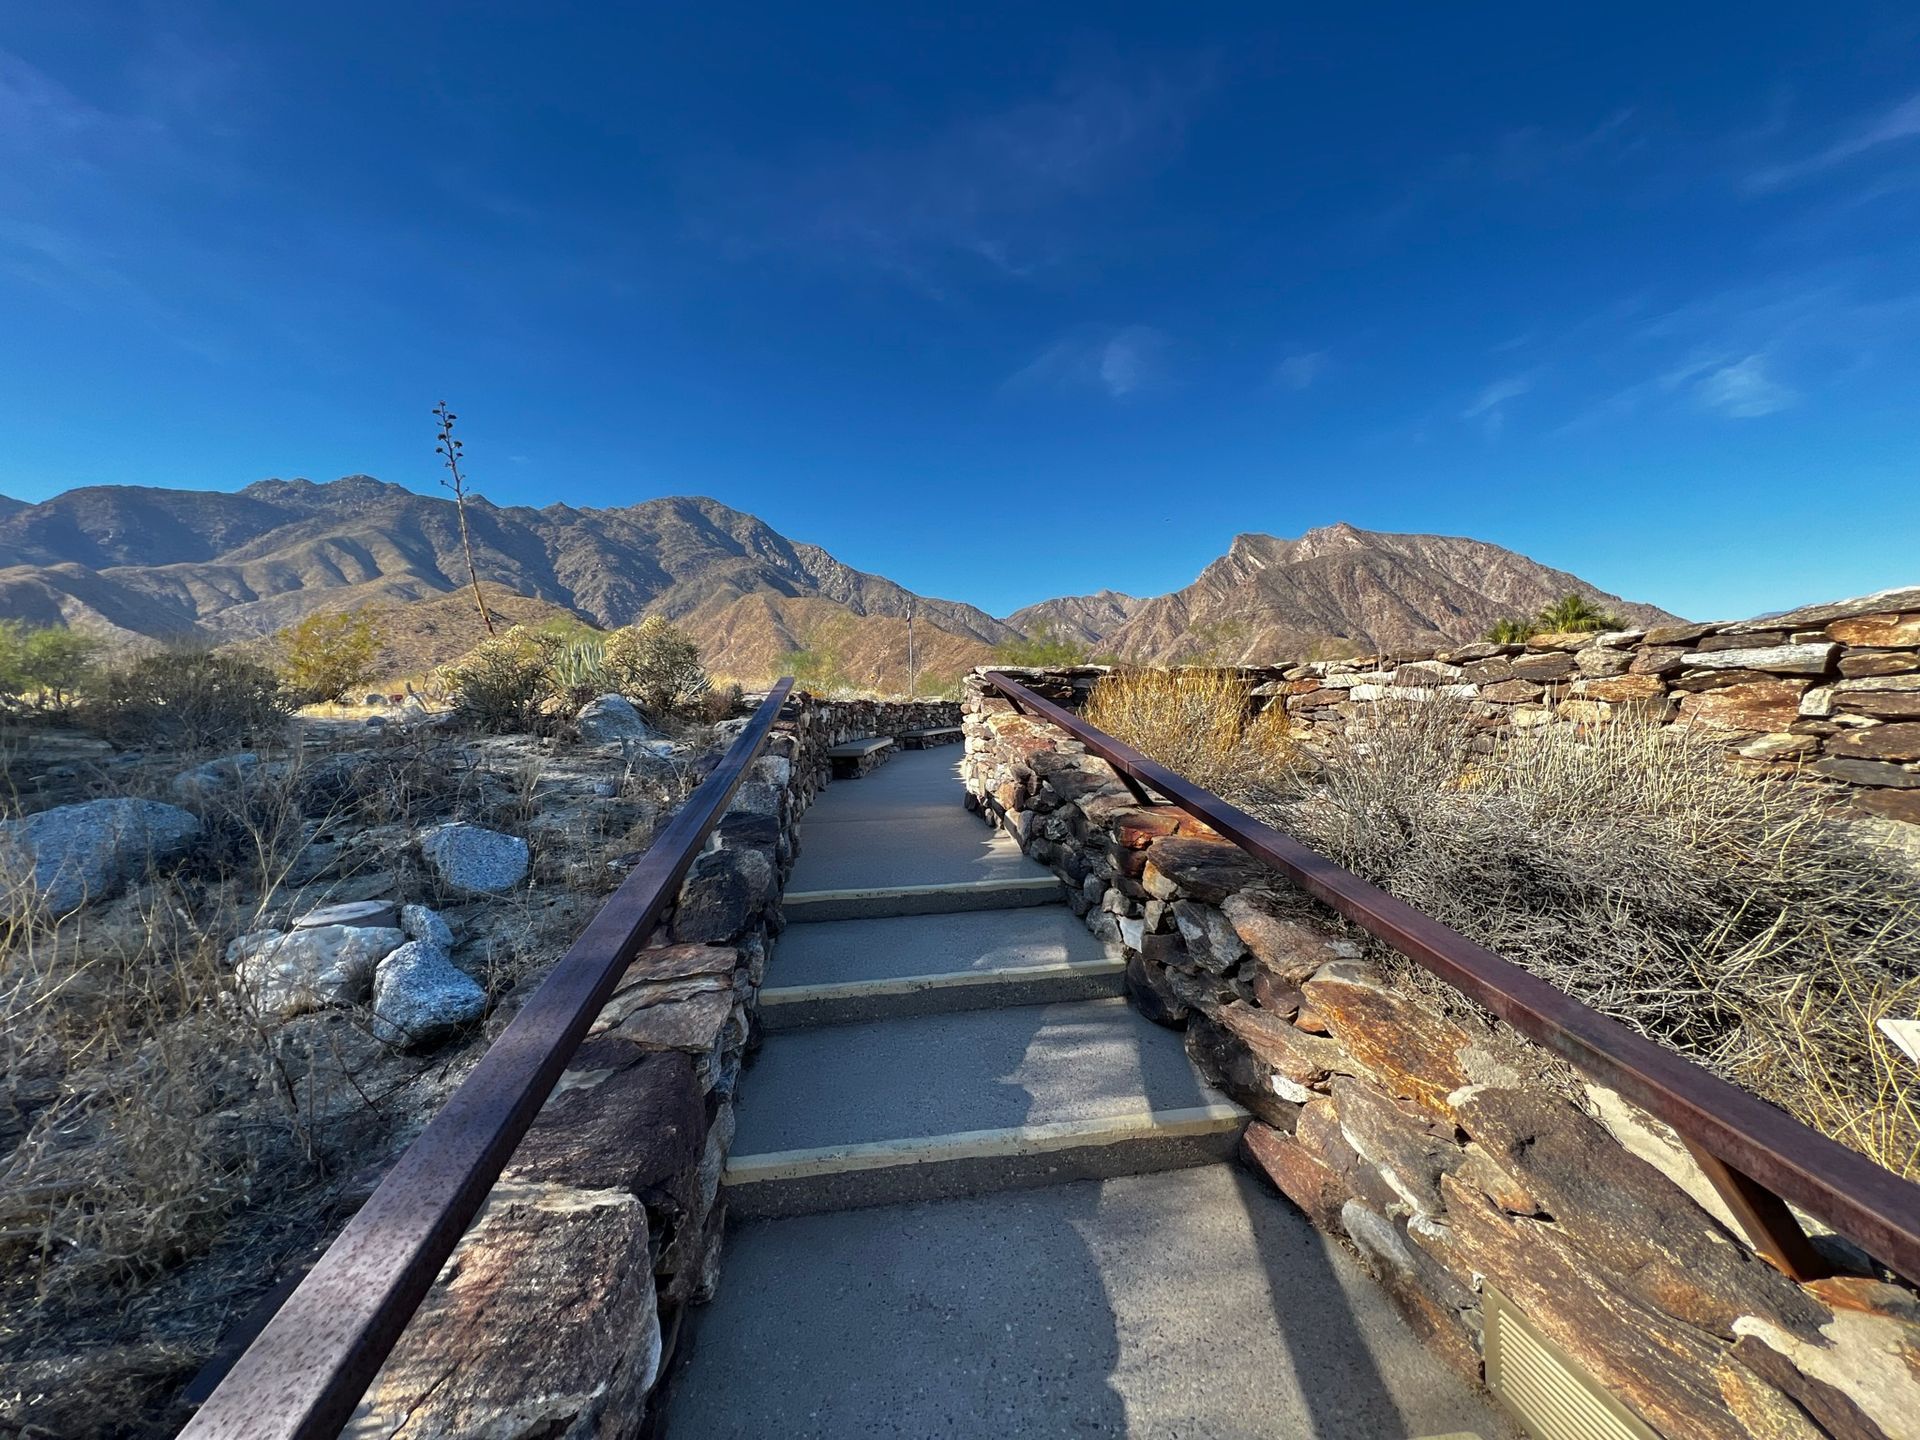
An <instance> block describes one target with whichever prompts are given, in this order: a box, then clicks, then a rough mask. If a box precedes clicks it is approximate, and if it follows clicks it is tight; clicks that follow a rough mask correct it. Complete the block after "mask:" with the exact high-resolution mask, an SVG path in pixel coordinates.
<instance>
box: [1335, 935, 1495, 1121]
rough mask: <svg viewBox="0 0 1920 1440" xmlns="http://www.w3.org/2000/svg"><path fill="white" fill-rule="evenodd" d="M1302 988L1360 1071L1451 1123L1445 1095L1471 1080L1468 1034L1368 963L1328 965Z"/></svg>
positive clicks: (1469, 1038) (1449, 1108)
mask: <svg viewBox="0 0 1920 1440" xmlns="http://www.w3.org/2000/svg"><path fill="white" fill-rule="evenodd" d="M1300 988H1301V992H1302V993H1303V994H1304V995H1305V996H1306V997H1307V1000H1308V1001H1309V1002H1310V1003H1311V1004H1312V1005H1313V1008H1314V1009H1315V1010H1317V1011H1319V1012H1320V1014H1321V1015H1322V1016H1324V1017H1325V1019H1326V1022H1327V1024H1328V1025H1329V1026H1330V1027H1331V1028H1332V1030H1333V1035H1334V1038H1335V1039H1336V1040H1337V1041H1338V1042H1339V1044H1340V1045H1341V1046H1342V1047H1343V1048H1344V1049H1345V1050H1346V1051H1347V1052H1348V1053H1349V1054H1350V1055H1351V1056H1352V1057H1353V1060H1354V1061H1355V1062H1357V1063H1358V1065H1359V1066H1360V1067H1361V1069H1362V1070H1363V1071H1365V1072H1367V1073H1369V1074H1371V1076H1372V1077H1373V1078H1374V1079H1376V1080H1378V1081H1379V1082H1380V1083H1381V1084H1382V1085H1383V1086H1384V1087H1385V1088H1386V1089H1387V1090H1389V1091H1390V1092H1392V1093H1393V1094H1395V1095H1398V1096H1400V1097H1402V1098H1403V1099H1408V1100H1412V1101H1414V1102H1415V1103H1416V1104H1418V1105H1419V1106H1420V1107H1421V1108H1422V1109H1424V1110H1426V1111H1427V1112H1428V1113H1429V1114H1431V1115H1433V1116H1434V1117H1435V1118H1437V1119H1440V1120H1443V1121H1447V1122H1449V1123H1451V1121H1452V1119H1453V1112H1452V1109H1451V1107H1450V1106H1449V1105H1448V1103H1447V1097H1448V1096H1449V1095H1451V1094H1452V1093H1453V1092H1454V1091H1456V1090H1458V1089H1460V1087H1461V1086H1463V1085H1466V1084H1468V1083H1469V1080H1470V1077H1469V1076H1468V1074H1467V1071H1466V1066H1465V1062H1464V1061H1463V1059H1462V1055H1463V1052H1464V1051H1465V1050H1466V1049H1467V1048H1468V1046H1469V1045H1470V1044H1471V1043H1472V1040H1471V1037H1469V1036H1468V1034H1467V1033H1466V1031H1464V1030H1462V1029H1461V1028H1460V1027H1459V1026H1458V1025H1455V1024H1454V1023H1453V1022H1452V1021H1451V1020H1448V1019H1447V1018H1446V1017H1445V1016H1442V1015H1439V1014H1436V1013H1435V1012H1434V1011H1432V1010H1429V1009H1427V1008H1425V1007H1424V1006H1422V1005H1420V1004H1419V1003H1418V1002H1417V1001H1414V1000H1411V999H1409V998H1407V997H1405V996H1402V995H1400V994H1398V993H1396V992H1395V991H1393V990H1392V989H1390V988H1388V986H1387V985H1386V983H1385V981H1384V980H1383V979H1382V978H1381V977H1380V975H1379V974H1378V972H1376V971H1373V970H1369V969H1367V968H1366V967H1365V966H1361V965H1355V964H1351V963H1348V962H1344V961H1343V962H1339V963H1336V964H1332V965H1328V966H1326V967H1325V968H1323V969H1322V970H1321V971H1320V973H1319V974H1317V975H1315V976H1314V977H1313V978H1312V979H1310V980H1308V981H1307V982H1306V983H1305V984H1304V985H1302V986H1301V987H1300Z"/></svg>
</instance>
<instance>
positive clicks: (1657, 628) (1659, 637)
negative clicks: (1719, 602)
mask: <svg viewBox="0 0 1920 1440" xmlns="http://www.w3.org/2000/svg"><path fill="white" fill-rule="evenodd" d="M1718 629H1720V626H1718V625H1684V624H1683V625H1654V626H1651V627H1649V628H1648V630H1647V634H1646V643H1647V644H1648V645H1650V646H1656V647H1658V646H1664V645H1688V644H1691V643H1692V642H1693V641H1695V640H1698V639H1700V638H1701V637H1703V636H1706V635H1711V634H1713V633H1714V632H1715V631H1716V630H1718Z"/></svg>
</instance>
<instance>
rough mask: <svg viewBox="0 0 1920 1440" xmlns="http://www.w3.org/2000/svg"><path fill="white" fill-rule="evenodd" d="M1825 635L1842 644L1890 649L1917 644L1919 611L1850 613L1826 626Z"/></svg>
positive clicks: (1918, 640)
mask: <svg viewBox="0 0 1920 1440" xmlns="http://www.w3.org/2000/svg"><path fill="white" fill-rule="evenodd" d="M1827 634H1828V635H1829V636H1830V637H1831V638H1833V639H1835V640H1838V641H1839V642H1840V643H1841V644H1843V645H1868V646H1880V645H1884V646H1886V647H1888V648H1890V649H1898V648H1901V647H1903V646H1920V613H1914V612H1912V611H1909V612H1906V613H1904V614H1903V613H1902V612H1900V611H1898V610H1882V611H1879V612H1877V613H1875V614H1871V615H1851V616H1848V617H1846V618H1845V619H1841V620H1835V621H1834V622H1833V623H1832V624H1830V625H1828V626H1827Z"/></svg>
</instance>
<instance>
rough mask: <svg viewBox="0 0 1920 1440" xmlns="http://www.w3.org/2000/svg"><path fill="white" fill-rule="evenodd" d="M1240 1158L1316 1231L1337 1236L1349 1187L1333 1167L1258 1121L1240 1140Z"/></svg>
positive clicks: (1288, 1136)
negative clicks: (1268, 1182)
mask: <svg viewBox="0 0 1920 1440" xmlns="http://www.w3.org/2000/svg"><path fill="white" fill-rule="evenodd" d="M1240 1154H1241V1158H1242V1159H1244V1160H1245V1161H1246V1162H1247V1164H1248V1165H1249V1166H1250V1167H1252V1168H1253V1169H1254V1170H1256V1171H1258V1172H1259V1173H1260V1174H1262V1175H1264V1176H1266V1177H1267V1179H1269V1180H1271V1181H1272V1182H1273V1185H1274V1188H1275V1189H1277V1190H1278V1191H1279V1192H1280V1193H1281V1194H1282V1195H1284V1196H1286V1197H1287V1198H1288V1199H1289V1200H1291V1201H1293V1203H1294V1204H1295V1205H1298V1206H1299V1207H1300V1209H1301V1210H1302V1211H1304V1212H1305V1214H1306V1217H1307V1218H1308V1219H1309V1220H1311V1221H1312V1222H1313V1224H1314V1228H1316V1229H1319V1230H1325V1231H1328V1232H1329V1233H1331V1234H1334V1235H1338V1234H1341V1233H1342V1231H1341V1229H1340V1207H1341V1206H1343V1205H1344V1204H1346V1202H1347V1199H1348V1195H1347V1191H1346V1187H1345V1186H1344V1185H1342V1184H1341V1182H1340V1176H1339V1174H1338V1173H1337V1172H1335V1170H1334V1169H1333V1167H1332V1166H1330V1165H1328V1164H1327V1163H1326V1162H1325V1161H1324V1160H1322V1159H1320V1158H1319V1157H1318V1156H1315V1155H1312V1154H1309V1153H1308V1152H1307V1151H1306V1150H1304V1149H1303V1148H1301V1146H1300V1143H1299V1142H1298V1141H1297V1140H1295V1139H1294V1138H1293V1137H1292V1136H1291V1135H1289V1134H1287V1133H1286V1132H1285V1131H1283V1130H1276V1129H1275V1128H1274V1127H1273V1126H1271V1125H1263V1124H1261V1123H1260V1122H1259V1121H1258V1120H1256V1121H1254V1122H1253V1123H1252V1124H1250V1125H1248V1126H1247V1128H1246V1130H1245V1132H1244V1133H1243V1134H1242V1135H1241V1137H1240Z"/></svg>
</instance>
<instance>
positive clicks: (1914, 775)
mask: <svg viewBox="0 0 1920 1440" xmlns="http://www.w3.org/2000/svg"><path fill="white" fill-rule="evenodd" d="M1829 743H1831V742H1829ZM1812 770H1813V773H1814V774H1816V775H1820V776H1824V777H1825V778H1826V779H1828V780H1844V781H1845V782H1846V783H1847V784H1849V785H1873V786H1878V787H1880V788H1882V789H1893V790H1914V789H1920V771H1913V770H1903V769H1902V768H1901V767H1900V766H1898V765H1896V764H1894V763H1893V762H1892V761H1890V760H1856V759H1850V758H1848V757H1847V756H1845V755H1823V756H1821V757H1820V758H1819V759H1818V760H1816V761H1814V762H1813V766H1812Z"/></svg>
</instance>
